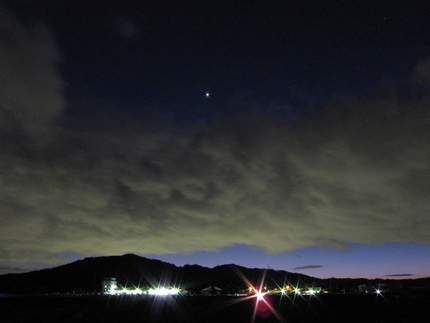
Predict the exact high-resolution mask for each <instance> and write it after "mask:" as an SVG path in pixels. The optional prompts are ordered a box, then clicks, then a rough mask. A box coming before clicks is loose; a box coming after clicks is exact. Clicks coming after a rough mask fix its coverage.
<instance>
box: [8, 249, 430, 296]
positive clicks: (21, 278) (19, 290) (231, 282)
mask: <svg viewBox="0 0 430 323" xmlns="http://www.w3.org/2000/svg"><path fill="white" fill-rule="evenodd" d="M106 277H116V279H117V281H118V285H119V286H122V287H128V288H130V287H133V286H135V287H141V288H146V287H153V286H172V285H174V286H178V287H180V288H182V289H186V290H188V291H190V292H195V293H198V292H199V291H200V290H201V289H203V288H205V287H208V286H217V287H219V288H221V289H222V290H223V293H236V292H239V291H240V290H242V289H246V288H247V287H248V283H251V284H252V285H253V286H261V284H264V286H267V288H269V289H273V288H276V287H281V286H284V285H285V284H290V285H293V286H297V285H299V286H300V287H304V286H319V287H323V288H326V289H332V290H333V291H337V292H350V291H353V290H354V289H355V290H356V289H357V286H358V285H361V284H367V285H372V286H376V284H386V283H387V282H390V280H372V281H370V280H367V279H334V278H333V279H317V278H313V277H309V276H306V275H302V274H296V273H290V272H286V271H282V270H279V271H275V270H272V269H267V270H266V269H257V268H245V267H241V266H236V265H233V264H231V265H222V266H217V267H214V268H207V267H202V266H199V265H185V266H183V267H177V266H175V265H173V264H170V263H166V262H163V261H160V260H155V259H148V258H145V257H139V256H136V255H133V254H126V255H123V256H109V257H92V258H85V259H83V260H78V261H75V262H73V263H70V264H66V265H63V266H58V267H54V268H51V269H43V270H38V271H33V272H29V273H22V274H7V275H1V276H0V293H4V294H46V293H98V292H100V290H101V282H102V281H103V280H104V278H106ZM263 279H264V281H262V280H263ZM391 281H393V280H391ZM394 282H395V283H396V284H397V285H398V284H400V283H399V282H401V284H402V288H403V284H407V286H412V287H413V288H419V287H421V288H423V287H424V289H425V287H426V286H427V290H428V287H429V286H430V279H429V278H427V279H422V280H411V279H409V280H401V281H399V280H394Z"/></svg>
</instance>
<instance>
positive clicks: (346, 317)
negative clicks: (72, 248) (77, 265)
mask: <svg viewBox="0 0 430 323" xmlns="http://www.w3.org/2000/svg"><path fill="white" fill-rule="evenodd" d="M265 300H266V301H263V300H260V301H259V302H258V304H257V303H256V301H257V299H256V298H252V299H248V298H244V297H227V296H226V297H224V296H212V297H210V296H209V297H208V296H206V297H199V296H168V297H151V296H2V297H0V322H2V323H7V322H92V323H101V322H106V323H107V322H235V323H239V322H366V323H369V322H390V323H391V322H427V321H428V318H429V317H430V299H429V298H428V297H410V296H394V295H388V296H381V295H378V296H377V295H320V296H304V297H296V298H293V297H292V296H290V297H286V296H284V297H281V296H279V295H276V296H265ZM266 302H267V303H266ZM256 306H257V307H256Z"/></svg>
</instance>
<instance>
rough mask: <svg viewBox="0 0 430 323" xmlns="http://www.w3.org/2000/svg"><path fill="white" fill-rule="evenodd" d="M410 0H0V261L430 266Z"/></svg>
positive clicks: (5, 265)
mask: <svg viewBox="0 0 430 323" xmlns="http://www.w3.org/2000/svg"><path fill="white" fill-rule="evenodd" d="M424 2H425V1H406V0H405V1H400V0H399V1H395V0H392V1H387V0H384V1H382V0H372V1H270V0H267V1H222V0H220V1H208V0H205V1H162V0H159V1H155V0H154V1H117V2H115V1H71V0H65V1H48V0H46V1H44V0H40V1H25V0H15V1H1V2H0V274H2V273H9V272H22V271H25V270H27V271H28V270H33V269H39V268H45V267H52V266H56V265H59V264H64V263H67V262H71V261H74V260H76V259H82V258H84V257H86V256H102V255H121V254H125V253H135V254H138V255H142V256H146V257H150V258H156V259H161V260H163V261H167V262H171V263H174V264H176V265H181V266H182V265H184V264H194V263H197V264H199V265H202V266H208V267H214V266H217V265H222V264H229V263H236V264H238V265H243V266H246V267H256V268H272V269H282V270H287V271H291V272H301V273H304V274H307V275H310V276H314V277H321V278H327V277H350V278H354V277H367V278H375V277H381V278H418V277H426V276H430V16H429V14H428V12H430V4H423V3H424Z"/></svg>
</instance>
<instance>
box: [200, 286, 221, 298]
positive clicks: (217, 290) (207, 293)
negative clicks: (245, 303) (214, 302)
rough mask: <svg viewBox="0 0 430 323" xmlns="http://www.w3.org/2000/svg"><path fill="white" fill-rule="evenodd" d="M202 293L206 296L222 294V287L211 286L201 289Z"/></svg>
mask: <svg viewBox="0 0 430 323" xmlns="http://www.w3.org/2000/svg"><path fill="white" fill-rule="evenodd" d="M201 294H202V295H205V296H214V295H221V288H219V287H215V286H209V287H206V288H203V289H202V290H201Z"/></svg>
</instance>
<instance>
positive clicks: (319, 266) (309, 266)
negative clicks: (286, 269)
mask: <svg viewBox="0 0 430 323" xmlns="http://www.w3.org/2000/svg"><path fill="white" fill-rule="evenodd" d="M321 267H322V266H321V265H308V266H303V267H294V268H293V269H294V270H299V269H316V268H321Z"/></svg>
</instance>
